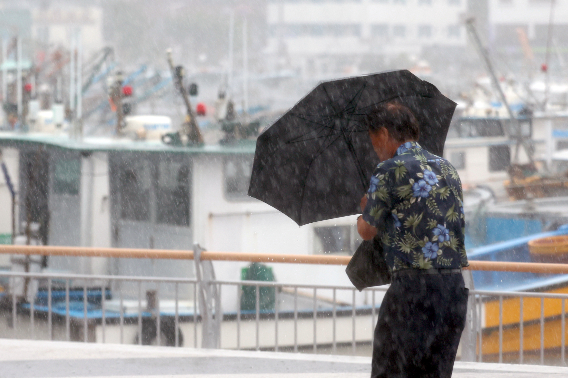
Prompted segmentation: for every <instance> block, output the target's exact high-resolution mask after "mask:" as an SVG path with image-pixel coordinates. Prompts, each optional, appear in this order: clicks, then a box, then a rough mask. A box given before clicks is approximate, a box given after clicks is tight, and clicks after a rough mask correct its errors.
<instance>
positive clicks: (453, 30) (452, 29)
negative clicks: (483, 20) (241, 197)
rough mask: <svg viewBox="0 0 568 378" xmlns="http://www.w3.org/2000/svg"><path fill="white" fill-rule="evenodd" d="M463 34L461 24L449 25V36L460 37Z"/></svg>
mask: <svg viewBox="0 0 568 378" xmlns="http://www.w3.org/2000/svg"><path fill="white" fill-rule="evenodd" d="M460 34H461V28H460V25H449V26H448V37H450V38H459V36H460Z"/></svg>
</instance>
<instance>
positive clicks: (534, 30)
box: [489, 0, 568, 54]
mask: <svg viewBox="0 0 568 378" xmlns="http://www.w3.org/2000/svg"><path fill="white" fill-rule="evenodd" d="M551 7H553V8H552V10H553V15H552V21H553V27H552V41H551V42H552V45H553V46H552V47H553V48H554V49H555V50H557V49H559V50H561V49H566V48H567V47H568V2H566V1H559V0H555V1H554V0H491V1H489V25H490V26H489V28H490V35H489V40H490V43H491V44H492V45H493V46H495V47H498V48H506V49H507V50H509V51H510V50H517V51H518V52H519V53H522V46H521V43H519V32H520V31H522V33H524V34H525V35H526V36H527V39H528V41H529V42H530V44H531V46H532V49H533V51H534V52H535V53H537V54H538V53H544V52H545V49H546V44H547V39H548V32H549V23H550V12H551Z"/></svg>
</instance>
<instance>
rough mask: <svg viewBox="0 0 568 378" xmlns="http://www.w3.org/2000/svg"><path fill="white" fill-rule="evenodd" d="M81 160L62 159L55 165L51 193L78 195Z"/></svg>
mask: <svg viewBox="0 0 568 378" xmlns="http://www.w3.org/2000/svg"><path fill="white" fill-rule="evenodd" d="M80 184H81V160H80V159H62V160H59V161H57V162H56V163H55V166H54V177H53V191H54V192H55V193H57V194H71V195H77V194H79V185H80Z"/></svg>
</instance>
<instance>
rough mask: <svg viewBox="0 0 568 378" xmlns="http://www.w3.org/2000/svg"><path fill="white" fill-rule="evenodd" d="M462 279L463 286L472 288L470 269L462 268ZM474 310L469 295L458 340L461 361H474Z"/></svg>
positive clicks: (472, 301) (475, 340) (473, 302)
mask: <svg viewBox="0 0 568 378" xmlns="http://www.w3.org/2000/svg"><path fill="white" fill-rule="evenodd" d="M462 275H463V279H464V281H465V286H466V287H467V288H468V289H470V290H474V287H473V275H472V273H471V270H469V269H468V270H464V271H463V273H462ZM474 311H475V297H473V299H472V296H471V295H470V296H469V297H468V298H467V317H466V320H465V328H464V330H463V333H462V337H461V340H460V343H461V361H470V362H475V351H476V344H477V338H476V324H475V322H474V318H475V316H474Z"/></svg>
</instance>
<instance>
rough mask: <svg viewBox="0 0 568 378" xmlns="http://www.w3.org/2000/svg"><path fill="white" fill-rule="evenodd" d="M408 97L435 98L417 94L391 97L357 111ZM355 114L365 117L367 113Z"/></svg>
mask: <svg viewBox="0 0 568 378" xmlns="http://www.w3.org/2000/svg"><path fill="white" fill-rule="evenodd" d="M407 97H417V98H433V97H431V96H417V95H415V94H410V95H406V96H393V97H389V98H387V99H384V100H381V101H378V102H374V103H372V104H370V105H367V106H363V107H361V108H359V109H357V110H363V109H368V108H370V107H372V106H375V105H377V104H382V103H385V102H389V101H392V100H396V99H397V98H407ZM354 114H357V115H365V114H366V113H354Z"/></svg>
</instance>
